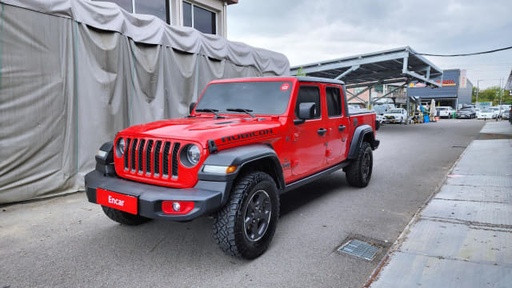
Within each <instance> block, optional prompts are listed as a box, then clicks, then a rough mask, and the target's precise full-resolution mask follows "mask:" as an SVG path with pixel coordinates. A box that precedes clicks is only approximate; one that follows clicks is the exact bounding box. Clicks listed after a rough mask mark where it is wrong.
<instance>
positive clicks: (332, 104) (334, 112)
mask: <svg viewBox="0 0 512 288" xmlns="http://www.w3.org/2000/svg"><path fill="white" fill-rule="evenodd" d="M325 95H326V96H327V112H328V114H329V117H336V116H341V93H340V89H339V88H337V87H327V89H326V90H325Z"/></svg>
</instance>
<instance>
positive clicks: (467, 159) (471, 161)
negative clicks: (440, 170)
mask: <svg viewBox="0 0 512 288" xmlns="http://www.w3.org/2000/svg"><path fill="white" fill-rule="evenodd" d="M365 287H373V288H377V287H379V288H380V287H512V125H511V124H510V123H509V122H508V121H500V122H495V121H488V122H487V123H485V126H484V127H483V128H482V130H481V131H480V134H479V137H478V138H477V140H473V141H472V142H471V144H470V145H469V146H468V147H467V149H466V150H465V151H464V153H462V155H461V157H460V158H459V160H458V161H457V162H456V163H455V165H454V166H453V168H452V169H451V171H450V173H449V174H448V176H447V178H446V180H445V182H444V183H443V185H442V186H441V188H440V189H439V191H438V192H437V193H436V194H435V195H433V197H432V198H431V199H430V201H428V203H427V204H426V205H425V207H423V208H422V209H421V210H420V211H419V212H418V213H417V214H416V215H415V217H413V219H412V220H411V222H410V223H409V225H408V226H407V227H406V229H405V230H404V232H403V233H402V234H401V236H400V237H399V238H398V240H397V241H396V242H395V243H394V245H393V246H392V248H391V249H390V250H389V252H388V254H387V256H386V257H385V258H384V259H383V260H382V261H381V263H380V265H379V266H378V267H377V269H376V270H375V271H374V273H373V275H372V277H371V278H370V279H369V281H368V282H367V283H366V285H365Z"/></svg>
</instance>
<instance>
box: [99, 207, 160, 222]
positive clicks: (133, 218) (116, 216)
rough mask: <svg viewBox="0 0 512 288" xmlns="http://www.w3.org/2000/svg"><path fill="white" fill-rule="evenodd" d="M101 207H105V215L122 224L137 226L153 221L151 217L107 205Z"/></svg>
mask: <svg viewBox="0 0 512 288" xmlns="http://www.w3.org/2000/svg"><path fill="white" fill-rule="evenodd" d="M101 208H102V209H103V212H104V213H105V215H107V217H108V218H110V219H112V220H114V221H116V222H117V223H120V224H124V225H131V226H135V225H140V224H144V223H146V222H148V221H151V219H150V218H146V217H142V216H138V215H133V214H130V213H126V212H123V211H119V210H116V209H113V208H110V207H107V206H101Z"/></svg>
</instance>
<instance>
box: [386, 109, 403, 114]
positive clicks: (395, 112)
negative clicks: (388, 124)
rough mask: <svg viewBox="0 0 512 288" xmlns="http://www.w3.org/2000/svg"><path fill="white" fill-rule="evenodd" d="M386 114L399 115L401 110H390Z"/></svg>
mask: <svg viewBox="0 0 512 288" xmlns="http://www.w3.org/2000/svg"><path fill="white" fill-rule="evenodd" d="M388 113H391V114H401V113H402V110H394V109H392V110H389V112H388Z"/></svg>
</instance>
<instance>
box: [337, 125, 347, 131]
mask: <svg viewBox="0 0 512 288" xmlns="http://www.w3.org/2000/svg"><path fill="white" fill-rule="evenodd" d="M345 128H347V127H345V125H340V126H338V131H340V132H343V131H345Z"/></svg>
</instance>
